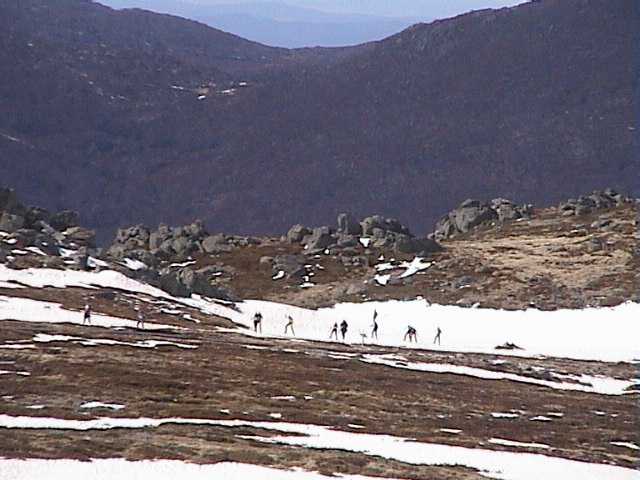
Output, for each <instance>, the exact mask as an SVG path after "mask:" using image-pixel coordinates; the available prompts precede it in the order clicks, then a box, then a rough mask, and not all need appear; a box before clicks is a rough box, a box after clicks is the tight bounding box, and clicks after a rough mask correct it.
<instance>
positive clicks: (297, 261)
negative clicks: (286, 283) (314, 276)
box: [273, 255, 307, 278]
mask: <svg viewBox="0 0 640 480" xmlns="http://www.w3.org/2000/svg"><path fill="white" fill-rule="evenodd" d="M304 265H305V258H304V257H301V256H298V255H278V256H277V257H275V258H274V259H273V271H274V273H278V272H279V271H283V272H284V273H285V274H286V276H287V278H302V277H303V276H304V275H305V274H306V273H307V272H306V270H305V268H304Z"/></svg>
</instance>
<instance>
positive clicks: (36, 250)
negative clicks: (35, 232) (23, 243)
mask: <svg viewBox="0 0 640 480" xmlns="http://www.w3.org/2000/svg"><path fill="white" fill-rule="evenodd" d="M25 250H28V251H30V252H31V253H35V254H36V255H41V256H43V257H46V256H47V254H46V253H44V252H43V251H42V250H40V249H39V248H38V247H26V248H25Z"/></svg>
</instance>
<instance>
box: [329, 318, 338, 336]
mask: <svg viewBox="0 0 640 480" xmlns="http://www.w3.org/2000/svg"><path fill="white" fill-rule="evenodd" d="M334 335H335V336H336V340H338V322H335V323H334V324H333V327H331V333H330V334H329V340H331V339H332V338H333V336H334Z"/></svg>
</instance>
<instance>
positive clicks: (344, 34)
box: [101, 0, 425, 48]
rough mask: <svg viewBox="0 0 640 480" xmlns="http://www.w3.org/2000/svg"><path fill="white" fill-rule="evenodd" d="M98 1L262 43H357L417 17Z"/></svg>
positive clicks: (172, 1)
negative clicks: (166, 15) (168, 16)
mask: <svg viewBox="0 0 640 480" xmlns="http://www.w3.org/2000/svg"><path fill="white" fill-rule="evenodd" d="M101 3H103V4H105V5H108V6H110V7H114V8H143V9H147V10H152V11H156V12H164V13H170V14H172V15H178V16H181V17H184V18H189V19H192V20H197V21H199V22H202V23H205V24H207V25H209V26H210V27H214V28H217V29H220V30H223V31H226V32H231V33H233V34H235V35H240V36H242V37H244V38H247V39H250V40H253V41H257V42H260V43H263V44H265V45H271V46H279V47H287V48H302V47H306V46H325V47H339V46H345V45H357V44H361V43H366V42H369V41H373V40H381V39H382V38H384V37H388V36H390V35H393V34H395V33H397V32H399V31H401V30H404V29H405V28H407V27H408V26H410V25H412V24H415V23H417V22H418V21H419V19H418V18H416V17H413V18H394V17H378V16H373V15H356V14H336V13H327V12H323V11H321V10H316V9H312V8H303V7H298V6H295V5H290V4H286V3H277V2H247V3H239V4H225V3H221V4H216V5H198V4H194V3H190V2H184V1H179V0H159V1H158V0H103V1H102V2H101ZM420 20H425V19H424V18H420Z"/></svg>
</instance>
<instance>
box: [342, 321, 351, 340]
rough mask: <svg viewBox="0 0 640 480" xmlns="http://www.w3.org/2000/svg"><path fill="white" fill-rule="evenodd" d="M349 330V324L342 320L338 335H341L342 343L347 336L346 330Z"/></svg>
mask: <svg viewBox="0 0 640 480" xmlns="http://www.w3.org/2000/svg"><path fill="white" fill-rule="evenodd" d="M348 328H349V324H348V323H347V321H346V320H342V323H341V324H340V333H342V341H344V337H345V336H346V335H347V329H348Z"/></svg>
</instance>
